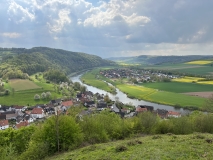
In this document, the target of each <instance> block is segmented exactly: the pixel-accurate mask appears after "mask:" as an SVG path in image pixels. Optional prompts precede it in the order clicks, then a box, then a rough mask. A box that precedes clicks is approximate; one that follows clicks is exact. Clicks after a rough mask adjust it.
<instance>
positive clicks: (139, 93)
mask: <svg viewBox="0 0 213 160" xmlns="http://www.w3.org/2000/svg"><path fill="white" fill-rule="evenodd" d="M116 87H117V88H118V89H120V90H121V91H123V92H124V93H126V94H127V95H128V97H130V98H137V99H142V100H147V101H150V102H155V103H160V104H166V105H171V106H175V105H180V106H181V107H183V108H185V107H186V108H188V107H190V106H193V107H198V108H200V109H201V108H202V107H203V105H204V103H205V100H206V99H205V98H201V97H195V96H189V95H184V94H179V93H173V92H166V91H158V90H156V89H151V88H147V87H141V86H132V85H126V84H122V85H117V86H116Z"/></svg>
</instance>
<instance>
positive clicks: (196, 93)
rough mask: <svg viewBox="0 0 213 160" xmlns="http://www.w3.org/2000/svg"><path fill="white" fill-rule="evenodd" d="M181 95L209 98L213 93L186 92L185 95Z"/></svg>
mask: <svg viewBox="0 0 213 160" xmlns="http://www.w3.org/2000/svg"><path fill="white" fill-rule="evenodd" d="M183 94H186V95H190V96H198V97H203V98H209V97H211V96H212V94H213V92H187V93H183Z"/></svg>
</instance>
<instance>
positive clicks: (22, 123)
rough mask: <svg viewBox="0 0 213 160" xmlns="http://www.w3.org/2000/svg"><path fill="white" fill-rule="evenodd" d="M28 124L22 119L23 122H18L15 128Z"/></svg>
mask: <svg viewBox="0 0 213 160" xmlns="http://www.w3.org/2000/svg"><path fill="white" fill-rule="evenodd" d="M28 125H29V123H28V121H23V122H20V123H19V124H16V126H15V128H16V129H19V128H21V127H26V126H28Z"/></svg>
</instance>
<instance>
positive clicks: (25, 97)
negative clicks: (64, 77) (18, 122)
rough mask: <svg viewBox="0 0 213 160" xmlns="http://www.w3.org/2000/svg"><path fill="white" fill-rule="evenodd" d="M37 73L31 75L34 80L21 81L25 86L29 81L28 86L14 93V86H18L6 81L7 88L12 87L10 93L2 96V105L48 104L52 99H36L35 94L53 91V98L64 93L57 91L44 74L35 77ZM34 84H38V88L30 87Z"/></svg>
mask: <svg viewBox="0 0 213 160" xmlns="http://www.w3.org/2000/svg"><path fill="white" fill-rule="evenodd" d="M34 77H35V75H32V76H31V79H32V81H29V80H25V81H20V82H22V84H19V85H20V86H23V87H24V86H25V82H30V83H28V87H25V89H21V90H18V91H17V90H16V89H15V92H14V93H13V92H12V87H14V88H15V87H18V88H19V86H18V85H17V86H16V85H15V86H14V85H13V86H11V82H9V83H5V88H7V89H10V91H11V92H10V95H8V96H2V97H0V104H1V105H30V106H32V105H36V104H46V103H48V102H49V101H50V99H40V100H34V96H35V94H39V95H41V93H43V92H51V98H58V97H61V96H62V95H61V94H60V93H56V92H55V90H54V85H53V84H51V83H46V80H45V79H43V77H42V75H40V76H39V77H38V79H35V78H34ZM20 82H19V83H20ZM32 86H37V88H34V89H29V88H30V87H31V88H32Z"/></svg>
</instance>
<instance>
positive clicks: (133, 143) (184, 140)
mask: <svg viewBox="0 0 213 160" xmlns="http://www.w3.org/2000/svg"><path fill="white" fill-rule="evenodd" d="M212 138H213V135H212V134H190V135H154V136H145V137H139V138H132V139H128V140H122V141H115V142H110V143H103V144H94V145H89V146H87V147H83V148H80V149H76V150H73V151H70V152H66V153H63V154H58V155H55V156H53V157H48V158H46V160H69V159H73V160H144V159H145V160H146V159H148V160H150V159H153V160H170V159H171V160H176V159H179V160H185V159H187V160H195V159H206V160H208V159H209V160H210V159H212V157H213V150H212V144H209V143H207V142H206V139H212ZM139 142H141V144H140V143H139ZM120 148H124V151H120V150H119V149H120Z"/></svg>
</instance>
